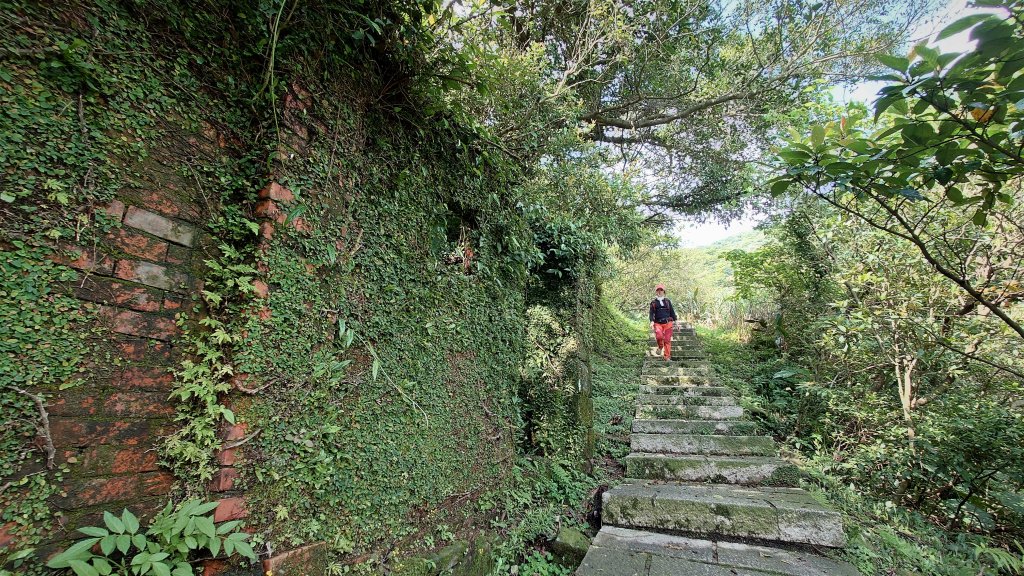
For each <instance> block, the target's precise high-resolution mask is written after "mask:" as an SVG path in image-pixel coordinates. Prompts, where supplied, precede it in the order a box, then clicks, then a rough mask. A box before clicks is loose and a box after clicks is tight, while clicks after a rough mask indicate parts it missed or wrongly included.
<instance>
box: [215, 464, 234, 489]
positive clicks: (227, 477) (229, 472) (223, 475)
mask: <svg viewBox="0 0 1024 576" xmlns="http://www.w3.org/2000/svg"><path fill="white" fill-rule="evenodd" d="M238 477H239V473H238V470H237V469H235V468H221V469H220V470H218V471H217V472H216V473H214V475H213V478H212V479H211V480H210V491H211V492H227V491H228V490H231V489H232V488H234V487H235V480H237V479H238Z"/></svg>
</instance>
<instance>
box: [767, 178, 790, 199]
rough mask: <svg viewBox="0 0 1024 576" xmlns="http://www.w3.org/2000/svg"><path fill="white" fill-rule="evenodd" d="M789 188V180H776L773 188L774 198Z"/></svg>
mask: <svg viewBox="0 0 1024 576" xmlns="http://www.w3.org/2000/svg"><path fill="white" fill-rule="evenodd" d="M788 188H789V180H776V181H775V182H774V183H773V184H772V186H771V194H772V196H779V195H780V194H782V193H783V192H785V191H786V190H787V189H788Z"/></svg>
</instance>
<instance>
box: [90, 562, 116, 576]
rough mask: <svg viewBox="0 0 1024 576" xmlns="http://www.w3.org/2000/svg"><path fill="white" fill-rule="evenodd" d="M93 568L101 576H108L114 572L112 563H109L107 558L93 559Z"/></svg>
mask: <svg viewBox="0 0 1024 576" xmlns="http://www.w3.org/2000/svg"><path fill="white" fill-rule="evenodd" d="M92 566H93V568H95V569H96V571H97V572H99V573H100V575H101V576H107V575H108V574H110V573H111V572H113V571H114V569H113V567H111V566H110V562H107V560H106V558H99V557H96V558H93V559H92Z"/></svg>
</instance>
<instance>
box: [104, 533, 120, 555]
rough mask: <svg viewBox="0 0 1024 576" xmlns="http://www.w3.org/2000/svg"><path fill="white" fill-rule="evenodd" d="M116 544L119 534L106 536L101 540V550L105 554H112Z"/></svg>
mask: <svg viewBox="0 0 1024 576" xmlns="http://www.w3.org/2000/svg"><path fill="white" fill-rule="evenodd" d="M116 544H117V536H115V535H113V534H111V535H110V536H106V537H104V538H103V539H102V540H100V551H101V552H103V554H104V555H105V556H110V554H111V553H112V552H113V551H114V546H115V545H116Z"/></svg>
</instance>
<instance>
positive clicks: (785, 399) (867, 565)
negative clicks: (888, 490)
mask: <svg viewBox="0 0 1024 576" xmlns="http://www.w3.org/2000/svg"><path fill="white" fill-rule="evenodd" d="M698 332H699V334H700V337H701V340H702V343H703V344H704V346H705V348H706V350H707V352H708V355H709V359H710V360H711V362H712V363H713V365H714V367H715V369H716V371H718V372H719V378H720V379H721V380H722V382H723V384H725V385H727V386H731V387H733V388H734V389H737V390H740V391H741V394H742V396H743V404H744V406H745V408H747V409H748V411H749V412H750V414H751V417H752V419H754V420H755V421H756V422H757V423H758V426H759V427H761V428H762V429H763V430H765V431H766V432H768V433H770V434H772V435H773V436H775V437H776V439H778V440H779V441H781V442H784V443H785V444H786V445H787V446H789V447H790V448H791V449H792V450H793V451H794V452H799V453H800V454H801V455H802V456H803V457H805V458H806V461H805V462H804V470H805V471H806V472H807V473H808V475H809V480H808V481H809V482H810V483H811V485H809V486H808V487H814V488H820V489H821V491H822V492H823V493H824V495H825V496H826V497H827V498H828V500H829V501H830V502H831V503H832V504H833V505H835V506H836V507H837V508H838V509H839V510H840V511H842V512H843V514H844V516H845V518H846V526H847V532H848V534H849V535H850V541H849V543H848V545H847V547H846V548H845V549H844V551H843V555H844V556H845V559H846V560H848V561H849V562H850V563H852V564H853V565H854V566H856V567H857V569H858V570H860V572H861V573H863V574H870V575H874V574H921V575H927V576H977V575H993V576H995V575H999V574H1021V573H1024V549H1021V547H1020V545H1019V544H1013V543H1011V544H1010V545H1009V546H1007V545H1005V544H1000V543H998V542H996V541H995V540H994V539H993V538H991V537H990V536H987V535H985V534H980V533H972V532H969V531H956V530H946V529H944V528H943V527H942V526H939V525H937V524H936V522H935V519H934V518H929V517H927V516H925V515H923V514H921V513H920V512H917V511H915V510H913V509H910V508H907V507H904V506H899V505H896V504H894V502H892V501H891V500H890V499H888V498H886V497H885V496H884V495H880V494H877V493H875V492H873V491H872V490H870V488H869V486H867V485H865V484H863V483H861V482H860V481H859V480H858V478H859V477H860V476H859V475H860V467H862V466H867V465H868V463H869V462H870V461H871V460H872V459H874V458H877V457H878V455H876V454H872V453H871V452H870V451H861V452H857V451H856V450H852V451H850V450H851V447H850V446H847V447H845V448H844V447H843V446H842V445H841V444H840V445H838V446H837V445H835V444H832V443H830V442H829V441H828V439H827V437H826V436H825V435H824V434H823V433H822V430H821V429H820V428H818V427H817V426H816V422H817V420H816V419H817V417H818V416H819V415H825V414H827V413H829V411H830V410H835V409H837V408H836V407H835V406H830V405H829V404H828V403H825V402H823V399H822V397H821V396H819V395H818V394H816V393H815V392H814V391H813V390H812V389H810V388H809V387H808V386H807V385H806V384H802V383H801V382H802V380H803V379H805V378H806V377H807V375H808V374H809V370H808V369H806V368H804V367H801V366H799V365H797V364H795V363H794V361H793V359H792V358H790V357H786V356H785V355H783V354H780V353H779V352H778V351H777V350H776V349H775V347H774V345H773V344H772V342H771V340H770V339H769V338H767V337H764V336H760V335H759V334H758V333H757V332H755V333H754V335H753V337H752V338H749V337H745V336H742V335H740V333H738V332H737V331H735V330H724V329H721V330H714V329H700V328H698ZM846 451H850V452H849V453H846Z"/></svg>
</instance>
